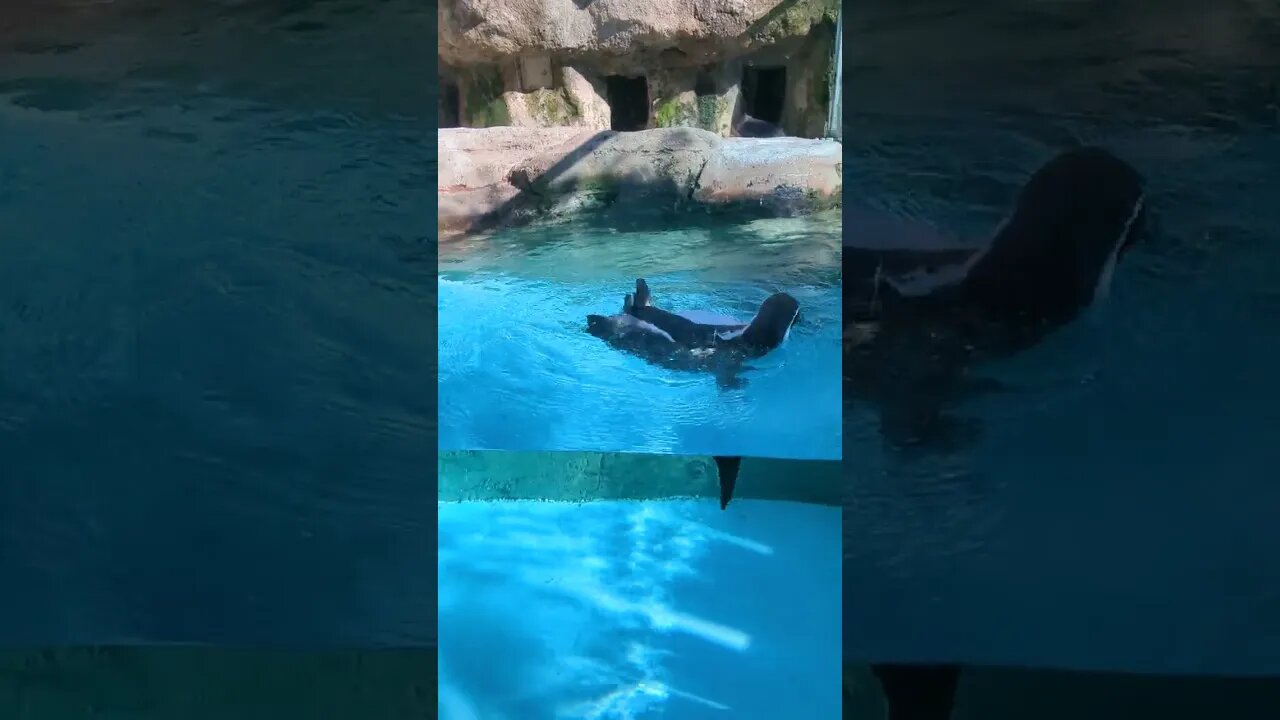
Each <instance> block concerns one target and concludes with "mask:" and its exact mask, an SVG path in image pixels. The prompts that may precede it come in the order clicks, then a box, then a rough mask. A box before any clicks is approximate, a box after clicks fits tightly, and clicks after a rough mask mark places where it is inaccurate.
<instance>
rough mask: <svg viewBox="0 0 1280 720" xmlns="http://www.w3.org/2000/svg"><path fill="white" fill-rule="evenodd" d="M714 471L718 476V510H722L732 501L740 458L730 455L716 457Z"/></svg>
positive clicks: (740, 462)
mask: <svg viewBox="0 0 1280 720" xmlns="http://www.w3.org/2000/svg"><path fill="white" fill-rule="evenodd" d="M714 459H715V461H716V470H717V471H718V474H719V476H720V509H721V510H724V509H725V508H727V507H728V506H729V501H730V500H732V499H733V489H734V488H735V487H736V486H737V484H738V469H739V468H740V467H741V466H742V458H741V457H738V456H731V455H716V456H715V457H714Z"/></svg>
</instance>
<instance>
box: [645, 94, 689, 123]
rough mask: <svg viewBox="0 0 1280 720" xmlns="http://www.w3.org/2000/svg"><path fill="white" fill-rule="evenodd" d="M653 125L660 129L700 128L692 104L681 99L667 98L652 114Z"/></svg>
mask: <svg viewBox="0 0 1280 720" xmlns="http://www.w3.org/2000/svg"><path fill="white" fill-rule="evenodd" d="M654 124H655V125H656V126H657V127H660V128H669V127H700V125H699V123H698V110H697V108H696V107H695V105H694V104H693V103H690V102H687V101H685V100H684V99H682V98H679V97H673V98H668V99H666V100H664V101H662V102H661V103H659V104H658V110H657V112H656V113H654Z"/></svg>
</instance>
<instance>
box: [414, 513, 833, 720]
mask: <svg viewBox="0 0 1280 720" xmlns="http://www.w3.org/2000/svg"><path fill="white" fill-rule="evenodd" d="M439 516H440V554H439V578H440V590H439V593H440V601H439V602H440V646H439V647H440V656H439V657H440V669H439V675H440V686H439V703H440V717H441V719H442V720H517V719H520V720H523V719H525V718H540V719H541V718H547V719H550V718H555V719H557V720H645V719H649V718H665V719H666V720H693V719H695V718H715V717H731V718H741V719H742V720H756V719H759V720H774V719H776V718H789V717H795V718H834V717H838V716H839V712H840V636H839V633H838V632H836V631H835V628H836V627H837V625H838V623H839V610H840V599H839V586H840V551H839V537H840V510H839V508H835V507H827V506H819V505H806V504H801V503H789V502H776V501H760V500H739V501H736V502H735V503H733V505H731V506H730V507H729V509H728V510H727V511H721V510H720V508H719V507H718V506H717V505H716V503H715V502H714V501H711V500H669V501H645V502H629V501H605V502H593V503H585V504H576V503H555V502H534V501H505V502H462V503H440V505H439Z"/></svg>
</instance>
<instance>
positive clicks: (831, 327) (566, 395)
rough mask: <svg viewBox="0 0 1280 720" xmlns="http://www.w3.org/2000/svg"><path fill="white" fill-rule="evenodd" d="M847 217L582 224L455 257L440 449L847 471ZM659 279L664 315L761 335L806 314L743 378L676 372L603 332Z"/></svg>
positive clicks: (469, 244)
mask: <svg viewBox="0 0 1280 720" xmlns="http://www.w3.org/2000/svg"><path fill="white" fill-rule="evenodd" d="M839 253H840V216H839V213H838V212H835V213H830V212H829V213H826V214H823V215H818V216H812V217H801V218H774V219H757V220H753V221H733V220H729V219H699V218H698V217H696V216H694V217H692V218H688V217H685V218H680V219H678V220H677V221H675V222H673V221H672V220H670V219H664V220H661V221H658V222H654V221H648V222H643V223H635V222H632V223H631V224H630V226H628V225H625V224H624V225H623V226H622V227H618V223H610V222H602V221H601V220H600V219H598V218H596V219H578V220H573V221H568V222H560V223H545V224H537V225H533V226H526V227H523V228H507V229H504V230H501V231H497V232H495V233H490V234H486V235H480V236H470V237H467V238H466V239H463V240H456V241H450V242H447V243H446V244H443V245H442V247H441V251H440V284H439V317H440V330H439V332H440V350H439V363H440V365H439V368H440V380H439V383H440V384H439V398H440V449H441V450H459V449H477V448H488V449H505V450H592V451H636V452H650V453H673V454H720V455H754V456H765V457H782V458H798V459H819V460H821V459H826V460H832V459H839V457H840V402H839V393H840V390H839V385H838V376H839V367H840V350H839V330H840V268H839ZM637 278H643V279H644V280H645V281H646V282H647V284H648V286H649V288H650V289H651V292H652V298H653V303H654V304H655V305H659V306H661V307H663V308H664V309H666V310H669V311H671V312H675V313H681V312H686V311H700V312H703V313H711V314H715V315H718V316H722V317H727V318H728V320H726V321H724V322H726V323H734V322H736V323H747V322H749V321H751V320H752V318H753V317H754V316H755V315H756V314H757V311H758V309H759V308H760V306H761V303H762V302H763V301H765V299H766V298H768V297H769V296H770V294H772V293H775V292H785V293H787V294H789V295H791V296H792V297H794V298H795V300H796V301H797V302H798V303H799V319H798V320H797V321H796V323H795V324H794V325H793V326H792V327H791V329H790V332H789V334H788V337H786V339H785V342H784V343H782V344H781V345H780V346H779V347H778V348H777V349H775V350H772V351H770V352H768V353H767V354H765V355H763V356H762V357H759V358H757V359H753V360H748V361H747V362H746V363H745V366H744V367H742V368H741V369H737V370H736V372H735V373H734V377H732V378H728V379H727V380H728V382H726V381H725V380H726V378H723V377H717V374H716V373H715V372H714V371H707V370H701V369H692V370H691V369H686V368H672V367H668V366H664V365H662V364H656V363H654V362H651V361H650V359H649V358H647V357H645V356H643V355H640V354H635V353H628V352H624V351H623V350H620V349H618V348H616V347H614V346H613V345H611V344H609V343H606V342H605V341H604V340H602V339H600V338H599V337H597V336H595V335H593V334H591V333H589V332H588V326H587V316H588V315H591V314H598V315H603V316H610V315H614V314H616V313H620V312H621V311H622V307H623V303H624V298H625V296H626V295H627V294H628V293H634V292H635V284H636V279H637Z"/></svg>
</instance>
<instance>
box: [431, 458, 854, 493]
mask: <svg viewBox="0 0 1280 720" xmlns="http://www.w3.org/2000/svg"><path fill="white" fill-rule="evenodd" d="M437 477H438V481H439V485H440V499H441V500H445V501H457V500H494V499H513V500H514V499H520V500H531V499H538V500H563V501H571V502H584V501H590V500H616V499H629V500H635V499H657V498H672V497H706V498H716V497H719V486H718V482H717V476H716V470H715V463H714V462H712V460H711V458H708V457H692V456H679V455H646V454H633V453H579V452H565V453H545V452H529V453H524V452H502V451H459V452H448V453H441V454H440V457H439V460H438V472H437ZM735 497H737V498H757V499H767V500H792V501H798V502H812V503H820V504H825V505H838V504H840V502H841V499H842V497H843V474H842V472H841V466H840V463H838V462H816V461H801V460H772V459H764V458H746V459H745V460H743V461H742V471H741V474H740V475H739V477H738V486H737V492H736V493H735Z"/></svg>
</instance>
